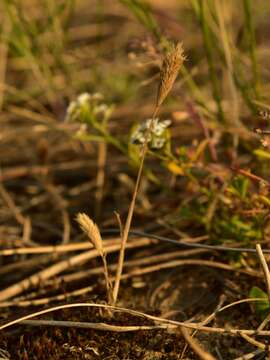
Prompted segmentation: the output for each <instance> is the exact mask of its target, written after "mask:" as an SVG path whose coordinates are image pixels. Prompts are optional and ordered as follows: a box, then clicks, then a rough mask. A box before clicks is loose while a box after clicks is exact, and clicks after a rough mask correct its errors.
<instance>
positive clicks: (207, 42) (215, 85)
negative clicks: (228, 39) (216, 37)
mask: <svg viewBox="0 0 270 360" xmlns="http://www.w3.org/2000/svg"><path fill="white" fill-rule="evenodd" d="M198 5H199V19H200V25H201V28H202V32H203V40H204V47H205V52H206V57H207V62H208V66H209V75H210V80H211V83H212V92H213V97H214V99H215V102H216V104H217V111H218V117H219V120H220V121H221V122H224V121H225V119H224V113H223V109H222V105H221V94H220V86H219V80H218V77H217V74H216V70H215V65H214V57H213V52H212V49H213V48H214V46H213V44H212V38H211V31H210V29H209V26H208V24H207V19H206V13H205V0H198Z"/></svg>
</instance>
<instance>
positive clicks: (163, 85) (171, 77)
mask: <svg viewBox="0 0 270 360" xmlns="http://www.w3.org/2000/svg"><path fill="white" fill-rule="evenodd" d="M183 61H184V56H183V48H182V45H181V44H180V43H178V44H176V45H175V46H174V47H173V50H172V51H170V52H169V53H168V54H167V56H166V57H165V59H164V61H163V66H162V69H161V73H160V84H159V88H158V96H157V103H156V106H155V109H154V113H153V116H152V121H151V123H150V126H149V128H148V130H147V133H146V135H145V141H144V144H143V145H142V152H141V161H140V166H139V170H138V173H137V179H136V183H135V187H134V191H133V195H132V200H131V202H130V206H129V209H128V215H127V219H126V223H125V226H124V229H123V236H122V242H121V249H120V252H119V259H118V267H117V271H116V276H115V283H114V288H113V304H116V301H117V297H118V291H119V286H120V280H121V275H122V272H123V266H124V258H125V247H126V243H127V240H128V235H129V230H130V226H131V222H132V217H133V213H134V208H135V203H136V199H137V195H138V191H139V187H140V182H141V178H142V172H143V166H144V160H145V156H146V153H147V149H148V146H147V139H148V137H149V135H150V134H151V131H152V128H153V124H154V122H153V119H154V118H155V117H156V115H157V113H158V111H159V108H160V105H161V104H162V103H163V101H164V99H165V98H166V96H167V95H168V93H169V92H170V90H171V89H172V86H173V83H174V81H175V79H176V77H177V74H178V72H179V70H180V67H181V65H182V64H183Z"/></svg>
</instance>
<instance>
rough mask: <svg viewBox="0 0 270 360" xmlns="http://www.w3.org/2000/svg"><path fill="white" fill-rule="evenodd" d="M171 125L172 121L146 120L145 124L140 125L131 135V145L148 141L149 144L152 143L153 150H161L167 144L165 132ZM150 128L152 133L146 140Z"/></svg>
mask: <svg viewBox="0 0 270 360" xmlns="http://www.w3.org/2000/svg"><path fill="white" fill-rule="evenodd" d="M170 124H171V120H163V121H159V119H158V118H155V119H153V120H152V119H146V120H145V122H144V123H143V124H140V125H139V126H138V127H137V128H136V129H135V131H134V132H133V134H132V135H131V143H133V144H143V143H144V142H145V141H146V142H147V143H150V147H151V148H152V149H161V148H162V147H163V146H164V144H165V142H166V139H165V137H164V132H165V130H166V128H167V127H168V126H169V125H170ZM150 126H151V131H150V133H149V134H148V138H147V139H146V135H147V133H148V132H149V128H150Z"/></svg>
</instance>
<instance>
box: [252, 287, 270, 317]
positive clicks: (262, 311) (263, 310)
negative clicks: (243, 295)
mask: <svg viewBox="0 0 270 360" xmlns="http://www.w3.org/2000/svg"><path fill="white" fill-rule="evenodd" d="M249 297H251V298H254V299H262V301H260V302H255V305H254V306H255V311H256V313H257V314H258V315H259V316H260V317H261V318H265V317H266V316H267V315H268V314H269V313H270V304H269V299H268V296H267V294H266V293H265V292H264V291H262V290H261V289H260V288H258V287H257V286H253V287H252V289H251V290H250V292H249Z"/></svg>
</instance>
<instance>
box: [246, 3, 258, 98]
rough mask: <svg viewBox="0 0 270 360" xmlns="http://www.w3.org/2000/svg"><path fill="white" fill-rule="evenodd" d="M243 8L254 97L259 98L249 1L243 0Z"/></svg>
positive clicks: (253, 32) (254, 40)
mask: <svg viewBox="0 0 270 360" xmlns="http://www.w3.org/2000/svg"><path fill="white" fill-rule="evenodd" d="M243 8H244V15H245V28H246V35H247V38H248V47H249V55H250V59H251V63H252V73H253V86H254V92H255V96H256V98H257V99H258V98H259V71H258V63H257V58H256V51H255V48H256V39H255V31H254V24H253V18H252V11H251V1H250V0H243Z"/></svg>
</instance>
